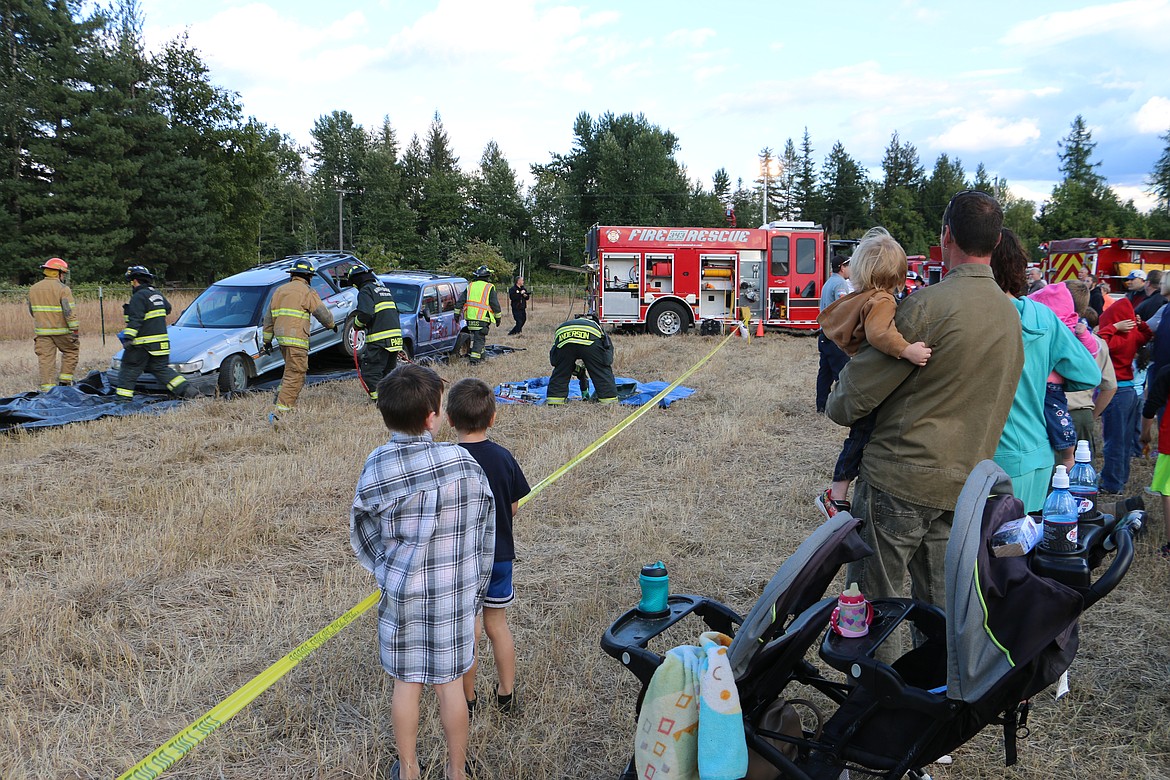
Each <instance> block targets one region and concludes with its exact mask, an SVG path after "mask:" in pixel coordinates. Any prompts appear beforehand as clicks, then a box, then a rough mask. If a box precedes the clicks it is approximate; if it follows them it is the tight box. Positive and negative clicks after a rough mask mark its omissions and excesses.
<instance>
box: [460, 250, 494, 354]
mask: <svg viewBox="0 0 1170 780" xmlns="http://www.w3.org/2000/svg"><path fill="white" fill-rule="evenodd" d="M490 275H491V270H490V269H489V268H488V267H487V266H486V265H481V266H480V267H479V268H477V269H475V274H474V277H475V278H474V279H473V280H472V282H471V284H469V285H467V289H466V290H464V291H463V292H462V293H460V295H459V300H458V301H456V302H455V308H456V319H457V320H458V317H459V315H460V314H462V316H463V319H465V320H467V333H468V335H469V336H471V352H470V353H469V354H468V357H470V358H471V364H472V365H475V364H476V363H478V362H479V361H481V360H483V347H484V344H486V343H487V335H488V331H489V330H491V326H492V325H495V324H496V323H498V322H499V321H500V311H501V310H500V299H499V296H497V295H496V286H495V285H494V284H492V283H491V282H489V281H488V280H487V278H488V276H490Z"/></svg>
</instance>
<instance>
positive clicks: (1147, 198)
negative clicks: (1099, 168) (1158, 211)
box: [1109, 184, 1157, 212]
mask: <svg viewBox="0 0 1170 780" xmlns="http://www.w3.org/2000/svg"><path fill="white" fill-rule="evenodd" d="M1109 189H1111V190H1113V191H1114V192H1116V193H1117V197H1119V198H1121V201H1122V203H1124V202H1125V201H1127V200H1132V201H1133V205H1134V206H1136V207H1137V210H1138V211H1144V212H1148V211H1150V210H1151V209H1153V208H1154V206H1156V205H1157V199H1156V198H1155V197H1154V196H1153V195H1151V194H1150V193H1149V191H1148V190H1147V189H1146V188H1145V187H1138V186H1126V185H1124V184H1114V185H1110V187H1109Z"/></svg>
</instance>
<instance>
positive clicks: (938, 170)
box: [918, 152, 967, 244]
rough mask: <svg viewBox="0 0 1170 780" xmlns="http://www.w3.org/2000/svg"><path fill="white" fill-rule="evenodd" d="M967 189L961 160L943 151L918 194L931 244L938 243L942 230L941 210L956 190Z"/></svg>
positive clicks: (944, 208)
mask: <svg viewBox="0 0 1170 780" xmlns="http://www.w3.org/2000/svg"><path fill="white" fill-rule="evenodd" d="M965 189H967V174H966V173H964V172H963V161H962V160H959V159H957V158H956V159H955V161H954V162H951V158H950V157H949V156H948V155H947V154H946V153H945V152H944V153H942V154H940V155H939V156H938V159H936V160H935V161H934V170H932V171H931V173H930V177H929V178H928V179H927V180H926V181H925V182H924V183H923V185H922V190H921V193H920V195H919V199H918V203H919V209H920V210H921V211H922V218H923V221H924V223H925V225H926V227H927V229H928V230H929V231H930V239H931V244H935V243H938V236H939V233H940V232H941V231H942V217H943V212H944V211H946V208H947V204H948V203H950V200H951V198H952V197H954V195H955V193H956V192H962V191H963V190H965Z"/></svg>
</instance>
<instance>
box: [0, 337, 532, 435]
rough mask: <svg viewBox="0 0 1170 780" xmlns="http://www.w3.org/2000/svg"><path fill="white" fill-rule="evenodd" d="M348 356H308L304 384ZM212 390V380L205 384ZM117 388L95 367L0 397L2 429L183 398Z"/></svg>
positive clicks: (494, 351) (269, 385)
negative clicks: (44, 387) (75, 377)
mask: <svg viewBox="0 0 1170 780" xmlns="http://www.w3.org/2000/svg"><path fill="white" fill-rule="evenodd" d="M515 351H516V349H515V348H514V347H505V346H502V345H499V344H493V345H490V346H488V347H485V349H484V355H485V356H496V355H505V354H507V353H509V352H515ZM446 357H447V356H446V355H441V356H433V357H429V358H427V359H423V360H420V361H419V362H420V363H438V362H445V358H446ZM345 365H346V362H345V361H342V360H339V359H337V358H329V357H328V356H317V355H314V356H313V357H312V358H310V366H309V374H308V375H307V376H306V377H305V384H306V385H315V384H319V383H321V382H337V381H340V380H343V379H355V378H357V371H356V370H354V369H352V368H341V366H345ZM265 376H267V377H270V378H268V379H265V380H264V381H261V382H255V383H253V384H251V385H249V386H248V390H247V392H249V393H256V392H273V393H274V392H276V388H277V387H279V386H280V373H279V372H271V373H269V374H266V375H265ZM207 387H209V388H211V391H212V392H214V382H212V384H210V385H207ZM114 397H115V396H114V388H113V386H112V385H111V384H110V382H109V380H108V379H107V377H106V373H105V372H103V371H93V372H91V373H90V374H89V376H87V377H86V378H85V379H83V380H81V381H80V382H78V383H77V384H75V385H73V386H72V387H54V388H53V389H51V390H49V391H47V392H44V393H40V392H30V393H22V394H21V395H14V396H11V397H9V398H0V433H6V432H10V431H14V430H21V429H23V430H31V429H35V428H56V427H59V426H62V425H68V424H69V423H75V422H85V421H86V420H98V419H101V418H102V417H125V416H127V415H131V414H143V413H150V414H157V413H159V412H162V411H166V410H168V409H173V408H175V407H176V406H178V405H179V404H181V403H183V400H182V399H180V398H172V397H171V396H169V395H166V394H154V393H143V392H137V393H135V395H134V400H133V401H131V402H130V403H119V402H117V401H115V400H114Z"/></svg>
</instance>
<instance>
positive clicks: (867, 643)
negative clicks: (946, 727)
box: [820, 598, 951, 716]
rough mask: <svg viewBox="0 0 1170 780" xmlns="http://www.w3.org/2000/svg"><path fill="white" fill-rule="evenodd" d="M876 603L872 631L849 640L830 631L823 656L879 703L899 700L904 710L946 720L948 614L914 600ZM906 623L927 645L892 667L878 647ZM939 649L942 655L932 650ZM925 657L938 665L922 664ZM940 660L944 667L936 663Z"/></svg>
mask: <svg viewBox="0 0 1170 780" xmlns="http://www.w3.org/2000/svg"><path fill="white" fill-rule="evenodd" d="M872 603H873V611H874V617H873V622H872V623H871V624H870V627H869V633H868V634H866V635H865V636H862V637H857V638H850V637H845V636H840V635H838V634H836V633H834V632H833V631H832V630H830V631H827V632H826V633H825V638H824V641H823V642H821V649H820V656H821V658H822V659H823V660H824V661H825V663H827V664H828V665H829V666H831V667H833V668H834V669H836V670H837V671H839V672H843V673H844V674H846V675H847V676H848V677H849V680H850V682H851V683H854V684H856V685H859V686H862V687H864V688H866V689H867V690H869V691H870V692H871V693H873V694H874V695H875V696H876V697H877V698H878V699H879V700H884V701H886V702H891V701H894V700H896V701H897V702H898V703H899V704H900V705H901V706H906V707H911V708H913V709H916V710H919V711H922V712H926V713H934V714H937V715H939V716H944V715H945V714H946V713H948V712H949V711H950V709H951V705H950V704H949V703H948V701H947V698H946V693H945V685H946V666H945V664H946V615H945V614H944V613H943V611H942V610H941V609H939V608H938V607H936V606H934V605H932V604H926V603H924V602H920V601H914V600H912V599H895V598H890V599H874V600H873V602H872ZM903 623H909V624H910V625H911V626H913V627H914V629H915V630H916V631H917V632H919V633H920V634H922V635H924V636H925V637H926V641H925V642H924V643H923V644H922V645H920V646H919V647H918V648H917V649H915V650H912V651H910V652H909V653H907V654H905V655H903V656H902V658H901V659H899V660H898V661H895V662H894V663H893V665H890V664H887V663H885V662H884V661H881V660H879V659H878V658H877V657H876V655H877V653H878V649H879V648H880V647H881V646H882V645H884V644H885V643H886V642H887V641H888V640H889V639H890V637H891V636H892V635H893V633H894V632H895V631H896V630H898V628H899V627H900V626H902V624H903ZM935 648H937V649H938V650H939V651H940V652H939V653H934V652H932V651H933V650H934V649H935ZM924 656H933V660H934V661H935V662H934V663H931V662H924V659H923V657H924ZM902 659H906V662H902ZM911 659H913V662H910V661H911ZM940 659H941V662H942V663H941V665H939V664H938V663H937V661H938V660H940ZM940 686H941V688H940Z"/></svg>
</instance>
